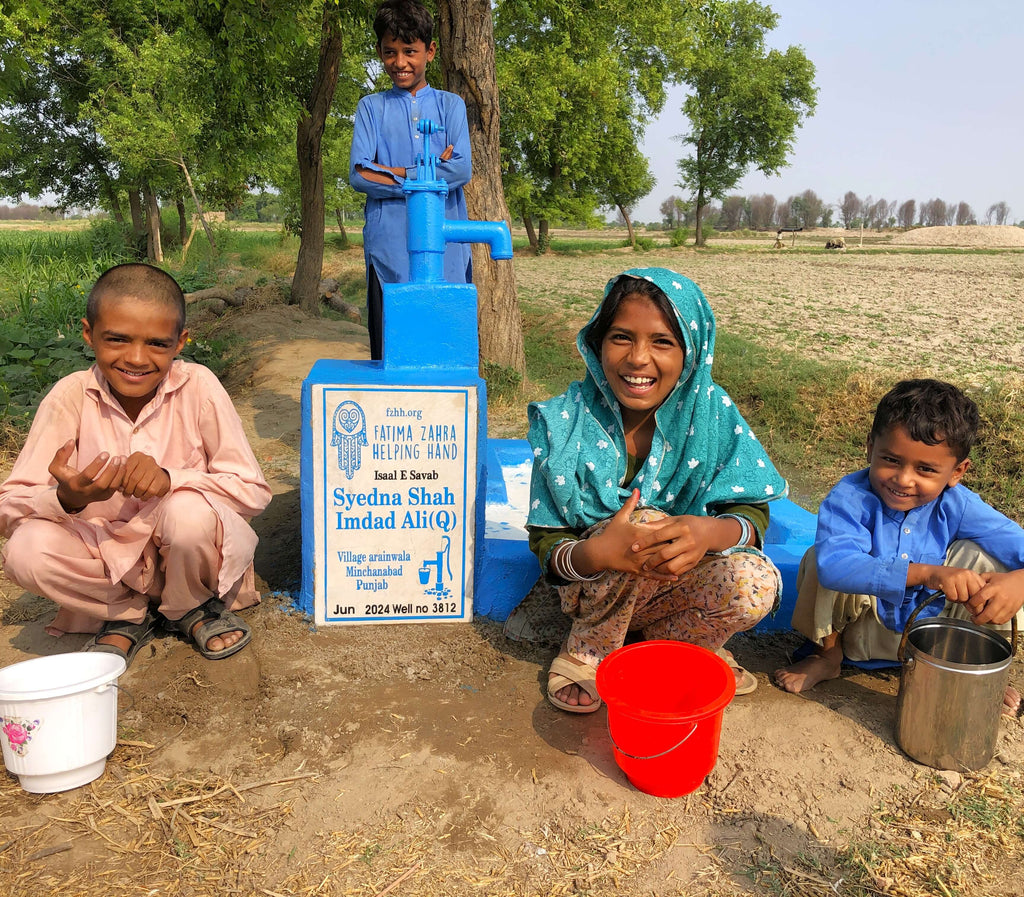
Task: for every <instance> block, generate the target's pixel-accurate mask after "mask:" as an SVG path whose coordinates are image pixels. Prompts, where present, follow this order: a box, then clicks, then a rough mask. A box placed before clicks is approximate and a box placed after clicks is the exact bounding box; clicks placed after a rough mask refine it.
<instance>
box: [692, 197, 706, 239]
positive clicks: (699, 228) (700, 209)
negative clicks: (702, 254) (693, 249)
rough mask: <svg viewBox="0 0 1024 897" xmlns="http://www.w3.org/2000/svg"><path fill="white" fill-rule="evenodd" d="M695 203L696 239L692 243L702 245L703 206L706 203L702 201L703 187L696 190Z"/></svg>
mask: <svg viewBox="0 0 1024 897" xmlns="http://www.w3.org/2000/svg"><path fill="white" fill-rule="evenodd" d="M695 205H696V207H697V239H696V240H695V241H694V245H695V246H703V245H704V207H705V205H706V203H705V202H704V190H703V189H699V190H698V191H697V202H696V203H695Z"/></svg>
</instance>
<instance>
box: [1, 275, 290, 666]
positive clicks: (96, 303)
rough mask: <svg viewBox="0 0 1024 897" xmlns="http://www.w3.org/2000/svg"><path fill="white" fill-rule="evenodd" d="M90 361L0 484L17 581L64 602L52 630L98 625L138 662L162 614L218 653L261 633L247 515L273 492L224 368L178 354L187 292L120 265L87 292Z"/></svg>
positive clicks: (6, 554)
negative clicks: (218, 370) (219, 372)
mask: <svg viewBox="0 0 1024 897" xmlns="http://www.w3.org/2000/svg"><path fill="white" fill-rule="evenodd" d="M82 336H83V338H84V339H85V341H86V342H87V343H88V344H89V345H90V346H91V347H92V349H93V350H94V352H95V353H96V363H95V364H94V365H93V366H92V367H91V368H89V370H87V371H80V372H78V373H75V374H71V375H69V376H67V377H65V378H63V379H62V380H60V381H58V382H57V383H56V384H55V385H54V387H53V389H52V390H51V391H50V392H49V394H48V395H47V396H46V398H44V399H43V401H42V402H41V403H40V405H39V409H38V411H37V413H36V416H35V419H34V421H33V423H32V428H31V430H30V432H29V435H28V439H27V440H26V442H25V446H24V448H23V449H22V451H21V454H20V455H19V456H18V459H17V461H16V462H15V464H14V468H13V470H12V471H11V475H10V477H9V479H8V480H7V481H6V482H5V483H4V484H3V485H2V486H0V534H2V535H4V536H6V537H7V538H8V541H7V544H6V545H5V547H4V550H3V563H4V569H5V571H6V573H7V575H8V576H9V577H10V578H11V579H13V580H14V581H15V582H16V583H18V585H20V586H21V587H22V588H24V589H26V590H28V591H31V592H34V593H35V594H38V595H42V596H45V597H46V598H49V599H51V600H52V601H54V602H56V603H57V604H58V605H60V608H59V610H58V612H57V615H56V617H55V618H54V620H53V622H52V623H51V624H50V626H49V627H47V632H49V633H50V634H51V635H54V636H60V635H63V634H64V633H65V632H87V633H95V636H94V637H93V638H92V639H91V640H90V641H89V642H87V644H86V646H85V648H84V650H86V651H105V652H110V653H114V654H119V655H121V656H123V657H124V658H125V659H126V661H128V662H129V663H130V662H131V660H132V658H133V657H134V656H135V654H136V652H137V651H138V650H139V648H140V647H142V646H143V645H144V644H146V642H148V641H149V640H150V639H151V638H152V637H153V635H154V630H155V628H156V626H157V625H158V624H161V625H163V626H164V627H165V628H169V629H170V630H172V631H174V632H177V633H179V634H180V635H181V636H183V637H184V638H186V639H188V640H189V641H191V642H192V643H193V645H194V646H195V648H196V649H197V650H198V651H199V652H200V653H201V654H202V655H203V656H204V657H207V658H209V659H212V660H216V659H219V658H223V657H228V656H229V655H231V654H234V653H235V652H237V651H239V650H241V649H242V648H243V647H244V646H245V645H246V644H247V643H248V642H249V640H250V637H251V634H250V631H249V628H248V626H247V625H246V623H245V621H244V620H243V619H242V618H241V617H239V616H238V615H237V614H235V613H232V611H233V610H236V609H238V608H243V607H248V606H250V605H252V604H255V603H257V602H258V601H259V594H258V593H257V592H256V589H255V578H254V574H253V568H252V559H253V553H254V551H255V548H256V541H257V539H256V534H255V533H254V532H253V531H252V529H251V527H250V526H249V524H248V523H247V518H250V517H253V516H255V515H256V514H259V513H260V511H262V510H263V509H264V508H265V507H266V505H267V503H268V502H269V501H270V489H269V488H268V486H267V484H266V482H265V480H264V478H263V474H262V472H261V471H260V468H259V465H258V464H257V462H256V458H255V456H254V455H253V452H252V449H251V448H250V447H249V443H248V441H247V440H246V438H245V433H244V432H243V430H242V424H241V421H240V420H239V418H238V415H237V413H236V412H235V409H234V407H233V406H232V404H231V400H230V398H229V397H228V395H227V393H226V392H225V391H224V388H223V387H222V386H221V385H220V383H219V381H218V380H217V378H216V376H214V374H213V373H212V372H211V371H209V370H208V369H207V368H205V367H203V366H202V365H198V364H190V363H186V362H184V361H181V360H177V361H176V360H175V356H176V355H177V354H178V352H179V351H180V350H181V349H182V347H183V346H184V345H185V341H186V339H187V337H188V331H186V330H185V298H184V295H183V294H182V291H181V288H180V287H179V286H178V284H177V283H176V282H175V280H174V278H173V277H171V276H170V275H169V274H166V273H165V272H163V271H161V270H160V269H159V268H154V267H151V266H149V265H143V264H127V265H118V266H116V267H114V268H111V269H110V270H109V271H107V272H106V273H104V274H103V275H102V276H101V277H100V278H99V279H98V280H97V281H96V284H95V286H94V287H93V288H92V291H91V292H90V293H89V298H88V304H87V310H86V317H85V319H84V320H83V321H82Z"/></svg>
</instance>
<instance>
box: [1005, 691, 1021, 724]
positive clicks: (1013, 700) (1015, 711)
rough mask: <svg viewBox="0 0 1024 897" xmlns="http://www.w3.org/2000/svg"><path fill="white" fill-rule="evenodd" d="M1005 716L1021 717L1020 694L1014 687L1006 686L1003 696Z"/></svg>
mask: <svg viewBox="0 0 1024 897" xmlns="http://www.w3.org/2000/svg"><path fill="white" fill-rule="evenodd" d="M1003 716H1013V717H1017V716H1020V692H1019V691H1017V689H1015V688H1014V687H1013V686H1012V685H1007V686H1006V692H1005V694H1004V695H1003Z"/></svg>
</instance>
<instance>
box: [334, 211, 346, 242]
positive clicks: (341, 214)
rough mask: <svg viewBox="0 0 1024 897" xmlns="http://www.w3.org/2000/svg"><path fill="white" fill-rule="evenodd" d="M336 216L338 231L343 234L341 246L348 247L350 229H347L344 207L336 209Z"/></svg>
mask: <svg viewBox="0 0 1024 897" xmlns="http://www.w3.org/2000/svg"><path fill="white" fill-rule="evenodd" d="M334 217H335V218H337V219H338V233H340V234H341V248H342V249H348V231H346V230H345V211H344V209H335V210H334Z"/></svg>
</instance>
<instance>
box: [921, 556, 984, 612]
mask: <svg viewBox="0 0 1024 897" xmlns="http://www.w3.org/2000/svg"><path fill="white" fill-rule="evenodd" d="M910 567H911V570H910V574H909V575H908V577H907V585H922V586H925V587H926V588H928V589H931V590H932V591H936V592H942V593H943V594H944V595H945V596H946V599H947V600H949V601H955V602H956V603H957V604H965V603H966V602H967V601H968V600H969V599H970V598H971V596H972V595H975V594H976V593H977V592H978V591H979V590H980V589H981V588H982V586H984V585H985V580H984V579H982V576H981V574H980V573H975V572H974V571H973V570H967V569H966V568H964V567H945V566H941V565H938V564H911V565H910ZM912 580H913V581H912Z"/></svg>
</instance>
